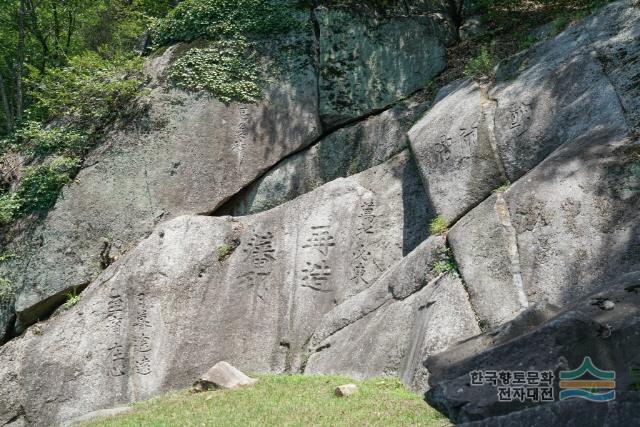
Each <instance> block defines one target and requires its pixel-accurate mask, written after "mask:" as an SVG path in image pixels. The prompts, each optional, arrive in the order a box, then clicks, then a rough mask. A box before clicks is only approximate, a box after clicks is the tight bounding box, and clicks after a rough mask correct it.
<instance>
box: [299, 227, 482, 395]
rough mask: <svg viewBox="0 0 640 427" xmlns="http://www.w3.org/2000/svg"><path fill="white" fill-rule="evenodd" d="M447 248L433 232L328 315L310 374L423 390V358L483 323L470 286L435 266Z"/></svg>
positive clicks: (308, 368) (313, 352) (311, 359)
mask: <svg viewBox="0 0 640 427" xmlns="http://www.w3.org/2000/svg"><path fill="white" fill-rule="evenodd" d="M445 252H446V247H445V245H444V239H443V238H442V237H438V236H434V237H430V238H429V239H428V240H427V241H425V242H424V243H423V244H422V245H420V246H419V247H418V248H416V250H415V251H413V252H412V253H411V254H409V255H408V256H407V257H405V258H404V259H403V260H402V262H400V263H399V264H397V265H396V266H394V267H393V268H392V269H391V270H389V271H388V272H387V273H385V274H384V275H383V276H382V277H381V278H380V279H379V280H378V281H377V282H376V283H374V284H373V285H372V286H370V287H369V288H367V289H366V290H364V291H363V292H361V293H359V294H358V295H356V296H354V297H352V298H349V299H348V300H346V301H345V302H343V303H342V304H340V305H339V306H337V307H336V308H334V309H333V310H332V311H330V312H329V313H327V314H326V315H325V316H324V318H323V320H322V322H321V323H320V325H319V326H318V328H317V329H316V331H315V332H314V334H313V336H312V337H311V341H310V343H311V354H310V357H309V359H308V362H307V364H306V368H305V371H304V372H305V373H309V374H320V373H322V374H327V373H332V374H343V375H348V376H350V377H352V378H357V379H361V378H368V377H374V376H396V377H399V378H400V379H401V380H402V381H403V382H404V383H405V384H406V385H407V386H409V387H411V388H412V389H414V390H423V389H424V387H425V386H426V381H427V378H428V375H429V373H428V372H427V371H426V369H424V367H423V366H422V362H423V361H424V360H425V359H426V358H428V357H429V356H430V355H431V354H435V353H438V352H439V351H442V350H444V349H446V348H447V347H448V346H449V345H451V344H454V343H456V342H458V341H462V340H464V339H467V338H470V337H472V336H474V335H476V334H478V333H480V329H479V327H478V324H477V322H476V319H475V314H474V313H473V309H472V308H471V305H470V303H469V298H468V296H467V293H466V290H465V288H464V284H463V283H462V281H461V280H460V278H459V277H458V276H457V274H456V273H455V272H453V271H451V272H447V273H444V274H442V273H441V272H440V273H439V272H438V270H437V269H436V268H435V265H436V263H437V262H439V260H441V258H442V256H443V254H444V253H445Z"/></svg>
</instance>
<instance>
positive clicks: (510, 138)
mask: <svg viewBox="0 0 640 427" xmlns="http://www.w3.org/2000/svg"><path fill="white" fill-rule="evenodd" d="M549 43H551V42H549ZM545 45H548V43H545V44H544V45H543V46H540V47H539V49H543V48H544V47H545ZM553 46H556V44H555V43H554V44H553ZM546 47H548V46H546ZM563 48H564V47H563ZM575 54H576V52H567V57H566V58H565V59H564V61H563V62H562V63H561V64H560V65H559V66H558V65H557V64H555V63H554V62H551V63H547V62H541V60H540V59H538V58H527V59H528V60H529V61H531V62H532V63H533V64H532V65H531V66H530V67H529V68H527V69H526V70H525V71H524V72H522V73H521V74H520V75H519V76H518V77H517V78H516V79H515V80H514V81H513V82H509V84H508V85H498V86H497V87H496V88H494V89H493V90H492V92H491V97H492V98H494V99H496V101H497V105H498V106H497V109H496V115H495V117H496V118H495V133H496V140H497V143H498V151H499V153H500V155H501V158H502V162H503V164H504V168H505V171H506V174H507V177H508V178H509V180H511V181H515V180H517V179H518V178H520V177H521V176H522V175H524V174H525V173H526V172H527V171H529V170H531V169H532V168H533V167H534V166H535V165H537V164H539V163H540V162H541V161H542V160H543V159H545V158H546V157H547V156H548V155H549V154H550V153H551V152H553V150H555V149H556V148H557V147H559V146H560V145H562V144H564V143H566V142H568V141H572V140H574V139H576V138H577V137H580V136H583V135H584V134H586V133H587V132H589V131H591V130H592V129H594V128H598V127H602V126H607V127H609V129H610V131H611V132H616V130H619V131H621V132H626V130H627V127H626V123H625V117H624V114H623V110H622V108H621V105H620V102H619V99H618V95H617V93H616V91H615V90H614V88H613V86H612V85H611V83H610V82H609V79H608V78H607V76H606V74H605V73H604V71H603V69H602V66H601V65H600V63H599V62H598V61H597V60H596V59H594V58H593V57H592V55H591V54H590V53H589V52H584V53H583V54H582V55H576V56H574V55H575Z"/></svg>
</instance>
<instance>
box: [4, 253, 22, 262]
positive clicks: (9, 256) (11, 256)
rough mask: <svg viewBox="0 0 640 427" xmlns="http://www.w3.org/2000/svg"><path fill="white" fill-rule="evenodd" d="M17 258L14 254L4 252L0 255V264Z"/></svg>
mask: <svg viewBox="0 0 640 427" xmlns="http://www.w3.org/2000/svg"><path fill="white" fill-rule="evenodd" d="M14 258H18V255H17V254H16V253H15V252H11V251H4V252H2V253H0V263H2V262H5V261H9V260H10V259H14Z"/></svg>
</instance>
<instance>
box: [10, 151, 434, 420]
mask: <svg viewBox="0 0 640 427" xmlns="http://www.w3.org/2000/svg"><path fill="white" fill-rule="evenodd" d="M426 205H427V202H426V199H425V197H424V192H423V190H422V186H421V185H420V180H419V177H418V174H417V171H416V170H415V166H414V165H413V164H412V161H411V158H410V156H409V155H408V153H406V152H404V153H401V154H400V155H398V156H396V157H394V158H393V159H391V160H390V161H388V162H386V163H385V164H383V165H380V166H378V167H375V168H372V169H370V170H369V171H367V172H364V173H362V174H358V175H355V176H353V177H351V178H347V179H339V180H336V181H334V182H332V183H329V184H326V185H325V186H322V187H320V188H319V189H317V190H315V191H314V192H311V193H309V194H306V195H304V196H301V197H299V198H297V199H296V200H294V201H292V202H289V203H287V204H285V205H283V206H281V207H278V208H275V209H273V210H271V211H268V212H264V213H261V214H257V215H253V216H246V217H242V218H241V219H235V218H232V217H221V218H216V217H205V216H181V217H178V218H176V219H174V220H172V221H169V222H167V223H164V224H162V225H160V226H158V227H157V228H156V230H155V231H154V232H153V233H152V234H151V235H150V236H149V237H148V238H147V239H146V240H144V241H143V242H142V243H141V244H140V245H139V246H138V247H136V248H135V249H134V250H132V251H131V252H130V253H129V254H127V256H125V257H123V258H121V259H120V260H118V261H116V262H115V263H114V264H112V265H111V266H110V267H109V268H108V269H107V270H105V271H104V272H103V273H102V274H101V275H100V276H99V277H98V279H97V280H96V281H94V282H93V283H92V284H91V285H90V286H89V287H88V288H87V289H86V290H85V291H84V292H83V293H82V300H81V301H80V302H79V303H78V304H77V305H76V306H75V307H73V308H72V309H70V310H68V311H64V312H61V313H60V314H58V315H56V316H55V317H54V318H52V319H51V320H50V321H49V322H47V323H46V324H44V325H42V327H41V329H38V333H36V331H35V329H36V328H31V329H29V331H28V332H27V334H26V336H24V337H21V338H17V339H15V340H13V341H11V342H9V343H8V344H7V345H5V346H4V347H3V348H2V353H0V366H1V368H0V375H2V376H3V378H6V379H7V382H6V384H7V387H4V386H3V388H2V390H1V391H0V416H1V417H2V418H0V420H7V419H10V418H12V417H15V416H17V415H18V411H19V410H20V408H22V410H23V411H24V413H25V414H26V416H27V418H28V419H29V420H30V422H31V423H33V424H35V425H42V424H45V423H51V422H53V423H60V422H62V421H64V420H66V419H70V418H74V417H76V416H78V415H81V413H83V412H87V411H92V410H98V409H102V408H108V407H113V406H115V405H117V404H119V403H123V402H128V401H132V400H139V399H144V398H146V397H149V396H152V395H154V394H157V393H160V392H162V391H166V390H170V389H173V388H176V387H186V386H189V385H190V384H192V383H193V381H194V379H195V378H198V376H199V375H201V374H202V372H204V371H206V369H208V368H209V367H210V366H212V365H213V364H214V363H216V362H217V361H219V360H227V361H229V362H230V363H232V364H233V365H234V366H237V367H238V368H239V369H242V370H251V371H263V372H265V371H266V372H291V371H299V370H300V369H301V367H302V365H303V363H304V355H305V354H306V346H307V343H308V342H309V339H310V337H311V335H312V334H313V331H314V329H315V327H316V326H317V325H318V324H319V323H320V322H321V319H322V317H323V315H324V314H325V313H327V312H329V311H331V310H332V309H333V308H334V307H335V306H337V305H339V304H341V303H343V302H344V301H346V300H347V299H349V298H350V297H352V296H354V295H356V294H358V293H359V292H362V291H363V290H365V289H366V288H367V287H369V286H370V285H371V284H372V283H374V282H375V281H376V280H377V279H378V278H379V277H380V276H381V275H382V273H383V272H384V271H385V270H387V269H388V268H389V267H390V266H391V265H394V264H396V263H397V262H399V261H400V260H401V259H402V257H403V256H404V255H405V254H407V253H409V252H411V251H412V250H413V249H414V248H415V246H414V242H415V241H416V240H417V239H425V238H426V237H427V232H426V227H425V224H426V218H425V217H424V216H423V217H421V216H420V215H419V214H418V213H419V212H420V211H422V212H424V215H426V210H425V207H426ZM405 212H410V214H409V215H405V214H404V213H405ZM19 349H24V352H23V353H21V357H19V358H15V357H16V353H15V352H16V351H18V350H19ZM35 371H37V372H39V374H38V375H37V376H34V375H31V372H35ZM43 379H46V380H43ZM49 381H50V382H49ZM54 384H55V386H54ZM16 390H20V391H19V392H17V391H16ZM45 390H46V391H45ZM5 391H6V392H7V393H10V394H11V395H6V394H5Z"/></svg>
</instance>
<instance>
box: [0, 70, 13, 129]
mask: <svg viewBox="0 0 640 427" xmlns="http://www.w3.org/2000/svg"><path fill="white" fill-rule="evenodd" d="M0 101H2V110H3V112H4V122H5V128H6V131H7V133H9V132H11V131H12V130H13V112H12V111H11V105H9V98H8V96H7V90H6V88H5V85H4V77H2V76H0Z"/></svg>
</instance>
